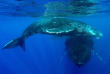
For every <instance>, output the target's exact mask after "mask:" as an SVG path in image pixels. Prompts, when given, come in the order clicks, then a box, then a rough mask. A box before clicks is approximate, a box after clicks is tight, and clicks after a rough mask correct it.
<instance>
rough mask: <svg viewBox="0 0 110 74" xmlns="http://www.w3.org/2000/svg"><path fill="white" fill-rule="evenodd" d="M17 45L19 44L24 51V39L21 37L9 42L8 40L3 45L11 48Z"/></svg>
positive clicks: (5, 47)
mask: <svg viewBox="0 0 110 74" xmlns="http://www.w3.org/2000/svg"><path fill="white" fill-rule="evenodd" d="M17 46H20V47H21V48H22V49H23V50H24V51H25V40H24V39H23V38H22V37H19V38H17V39H14V40H11V41H10V42H8V43H7V44H6V45H5V46H4V47H3V50H4V49H11V48H15V47H17Z"/></svg>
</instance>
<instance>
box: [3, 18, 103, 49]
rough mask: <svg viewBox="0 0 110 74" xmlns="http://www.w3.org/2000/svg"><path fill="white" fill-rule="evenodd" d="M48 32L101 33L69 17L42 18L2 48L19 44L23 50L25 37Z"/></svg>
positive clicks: (92, 34)
mask: <svg viewBox="0 0 110 74" xmlns="http://www.w3.org/2000/svg"><path fill="white" fill-rule="evenodd" d="M38 33H41V34H48V35H56V36H76V37H77V36H87V37H89V38H93V37H95V38H100V37H102V33H101V32H100V31H98V30H96V29H95V28H93V27H92V26H90V25H87V24H86V23H83V22H80V21H77V20H73V19H69V18H58V17H57V18H56V17H54V18H42V19H40V20H38V21H36V22H35V23H33V24H31V25H30V26H29V27H27V28H26V30H24V32H23V33H22V35H21V36H20V37H18V38H16V39H14V40H11V41H10V42H8V43H7V44H6V45H5V46H4V47H3V49H10V48H15V47H17V46H20V47H21V48H22V49H23V50H24V51H25V39H27V38H28V37H30V36H32V35H34V34H38Z"/></svg>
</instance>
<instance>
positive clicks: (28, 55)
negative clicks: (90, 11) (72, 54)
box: [0, 0, 110, 74]
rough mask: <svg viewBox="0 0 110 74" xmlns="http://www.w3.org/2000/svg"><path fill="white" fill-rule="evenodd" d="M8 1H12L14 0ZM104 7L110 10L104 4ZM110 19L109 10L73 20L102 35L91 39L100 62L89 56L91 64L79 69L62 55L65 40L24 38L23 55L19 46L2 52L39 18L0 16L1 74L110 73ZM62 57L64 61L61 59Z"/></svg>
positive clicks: (39, 36)
mask: <svg viewBox="0 0 110 74" xmlns="http://www.w3.org/2000/svg"><path fill="white" fill-rule="evenodd" d="M10 1H12V2H13V0H10ZM25 1H26V0H25ZM28 1H29V0H28ZM54 1H55V0H54ZM39 2H40V1H39ZM45 2H47V1H44V3H45ZM41 3H42V2H41ZM105 3H106V2H105ZM107 3H109V2H107ZM42 4H43V3H42ZM108 5H109V4H108ZM104 6H105V7H106V8H107V7H110V6H106V4H105V5H104ZM5 15H6V14H5ZM8 15H9V14H8ZM109 17H110V12H109V10H108V12H107V11H106V12H103V13H100V14H95V15H92V16H85V17H81V18H78V17H74V18H73V19H76V20H80V21H83V22H85V23H87V24H89V25H91V26H93V27H95V28H96V29H98V30H100V31H101V32H102V34H103V37H102V38H100V39H94V42H95V45H94V47H95V49H96V50H97V52H98V55H100V56H101V57H102V59H103V60H100V59H99V58H98V56H97V55H96V54H94V53H92V57H91V59H90V61H89V62H88V63H87V64H85V65H84V66H82V67H80V68H79V67H77V66H76V65H75V64H74V63H73V62H71V60H70V59H69V57H68V55H67V54H65V55H64V56H63V54H64V52H65V38H63V37H60V38H59V37H57V36H56V37H53V36H50V35H42V34H36V35H33V36H31V37H29V38H28V39H26V42H25V47H26V51H25V52H24V51H23V50H22V49H21V48H20V47H16V48H13V49H7V50H2V48H3V46H4V45H5V44H6V43H7V42H9V41H10V40H13V39H15V38H17V37H19V36H20V35H21V34H22V32H23V31H24V30H25V29H26V28H27V27H28V26H29V25H30V24H32V23H33V22H35V21H37V20H39V18H35V17H26V16H25V17H24V16H20V17H19V16H16V17H12V16H7V15H6V16H3V15H1V16H0V49H1V50H0V74H110V57H109V56H110V53H109V52H110V50H109V49H110V45H109V44H110V40H109V39H110V38H109V37H110V33H109V32H110V29H109V27H110V23H109V21H110V18H109ZM62 56H63V59H62V60H61V58H62Z"/></svg>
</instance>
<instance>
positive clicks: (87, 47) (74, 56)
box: [65, 36, 94, 67]
mask: <svg viewBox="0 0 110 74" xmlns="http://www.w3.org/2000/svg"><path fill="white" fill-rule="evenodd" d="M93 44H94V42H93V40H92V38H88V37H87V36H78V37H70V38H68V39H67V40H66V42H65V45H66V49H67V50H68V56H69V58H70V60H71V61H72V62H74V64H76V65H77V66H78V67H81V66H83V65H85V64H86V63H87V62H88V61H89V60H90V58H91V51H92V50H93Z"/></svg>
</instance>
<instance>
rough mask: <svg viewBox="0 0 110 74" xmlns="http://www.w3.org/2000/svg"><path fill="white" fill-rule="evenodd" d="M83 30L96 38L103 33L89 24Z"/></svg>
mask: <svg viewBox="0 0 110 74" xmlns="http://www.w3.org/2000/svg"><path fill="white" fill-rule="evenodd" d="M85 31H86V32H87V33H88V35H90V36H92V37H95V38H96V39H99V38H101V37H102V36H103V34H102V33H101V32H100V31H98V30H96V29H95V28H93V27H91V26H89V27H88V28H85Z"/></svg>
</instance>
